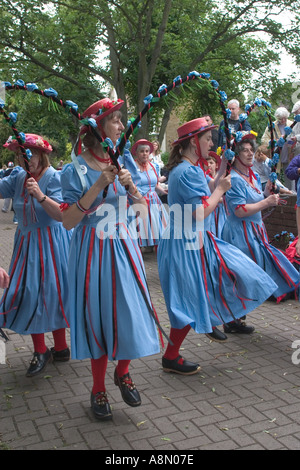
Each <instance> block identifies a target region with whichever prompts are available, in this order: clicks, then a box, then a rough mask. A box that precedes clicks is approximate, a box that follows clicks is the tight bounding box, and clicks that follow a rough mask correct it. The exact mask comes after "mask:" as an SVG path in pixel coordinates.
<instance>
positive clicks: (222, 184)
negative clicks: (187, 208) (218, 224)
mask: <svg viewBox="0 0 300 470" xmlns="http://www.w3.org/2000/svg"><path fill="white" fill-rule="evenodd" d="M230 188H231V175H227V176H223V177H221V178H219V181H218V184H217V186H216V188H215V190H214V191H213V193H212V194H211V196H209V198H208V199H207V200H206V201H205V202H206V203H205V204H202V205H201V207H198V208H197V209H196V210H195V211H194V213H193V216H194V217H195V218H196V219H197V220H202V219H203V218H204V219H206V217H208V216H209V215H210V214H211V213H212V212H213V211H214V210H215V208H216V207H217V205H218V204H219V202H220V200H221V197H222V196H223V194H225V193H226V191H228V190H229V189H230Z"/></svg>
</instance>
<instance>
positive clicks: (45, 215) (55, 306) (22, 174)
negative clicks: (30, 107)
mask: <svg viewBox="0 0 300 470" xmlns="http://www.w3.org/2000/svg"><path fill="white" fill-rule="evenodd" d="M23 145H24V147H25V148H27V149H29V150H30V152H31V158H30V159H29V161H28V167H29V171H25V169H24V168H25V164H24V158H23V156H21V152H20V149H19V145H18V142H17V140H16V139H13V138H12V137H10V138H9V139H8V141H7V142H6V144H4V147H6V148H7V149H9V150H12V151H15V152H17V153H18V158H19V163H20V166H17V167H15V168H14V170H13V171H12V173H11V174H10V175H9V176H7V177H5V178H3V179H2V180H1V181H0V197H1V198H8V197H9V198H12V199H13V206H14V210H15V213H16V215H17V218H18V228H17V230H16V233H15V239H14V248H13V255H12V259H11V264H10V268H9V275H10V283H9V286H8V287H7V289H6V290H5V291H4V294H3V297H2V299H1V304H0V326H1V327H3V328H8V329H10V330H13V331H15V332H16V333H19V334H21V335H29V334H30V335H31V337H32V340H33V345H34V354H33V358H32V361H31V363H30V366H29V368H28V370H27V373H26V375H27V377H33V376H35V375H37V374H39V373H40V372H42V371H43V370H44V369H45V367H46V365H47V364H48V363H49V362H51V361H53V360H57V361H67V360H69V358H70V351H69V348H68V345H67V343H66V337H65V328H66V327H68V326H69V324H68V312H67V310H66V297H67V295H68V291H67V269H66V266H67V259H68V251H69V242H70V234H69V233H68V232H67V231H66V230H65V229H64V228H63V226H62V223H61V221H62V215H61V211H60V207H59V206H60V203H61V202H62V198H61V188H60V173H59V172H57V171H56V170H55V169H54V168H53V167H52V166H50V163H49V159H48V155H49V154H50V152H51V151H52V147H51V145H50V144H49V143H48V142H47V141H46V140H45V139H43V138H42V137H41V136H39V135H36V134H25V142H24V144H23ZM47 332H52V333H53V338H54V348H51V350H50V349H48V347H47V346H46V344H45V337H44V333H47Z"/></svg>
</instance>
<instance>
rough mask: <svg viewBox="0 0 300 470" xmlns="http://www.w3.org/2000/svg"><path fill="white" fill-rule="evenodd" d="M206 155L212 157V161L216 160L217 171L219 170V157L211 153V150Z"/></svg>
mask: <svg viewBox="0 0 300 470" xmlns="http://www.w3.org/2000/svg"><path fill="white" fill-rule="evenodd" d="M208 155H209V157H212V158H213V159H214V160H216V164H217V170H219V169H220V166H221V161H222V160H221V158H220V156H219V155H218V154H217V153H216V152H213V151H212V150H210V151H209V152H208Z"/></svg>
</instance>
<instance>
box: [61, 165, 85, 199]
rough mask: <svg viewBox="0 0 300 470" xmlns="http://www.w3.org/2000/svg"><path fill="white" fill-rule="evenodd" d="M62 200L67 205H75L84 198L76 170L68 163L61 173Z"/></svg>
mask: <svg viewBox="0 0 300 470" xmlns="http://www.w3.org/2000/svg"><path fill="white" fill-rule="evenodd" d="M60 183H61V192H62V200H63V202H65V203H67V204H70V205H71V204H74V203H75V202H76V201H78V199H80V197H81V196H82V185H81V181H80V178H79V175H78V174H77V171H76V168H75V167H74V165H73V164H72V163H68V164H67V165H65V166H64V167H63V169H62V170H61V171H60Z"/></svg>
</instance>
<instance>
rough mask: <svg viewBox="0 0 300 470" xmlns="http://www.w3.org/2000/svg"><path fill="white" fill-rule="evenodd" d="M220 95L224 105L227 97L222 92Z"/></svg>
mask: <svg viewBox="0 0 300 470" xmlns="http://www.w3.org/2000/svg"><path fill="white" fill-rule="evenodd" d="M219 94H220V98H221V101H222V102H223V103H224V101H226V100H227V95H226V93H225V91H220V92H219Z"/></svg>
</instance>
